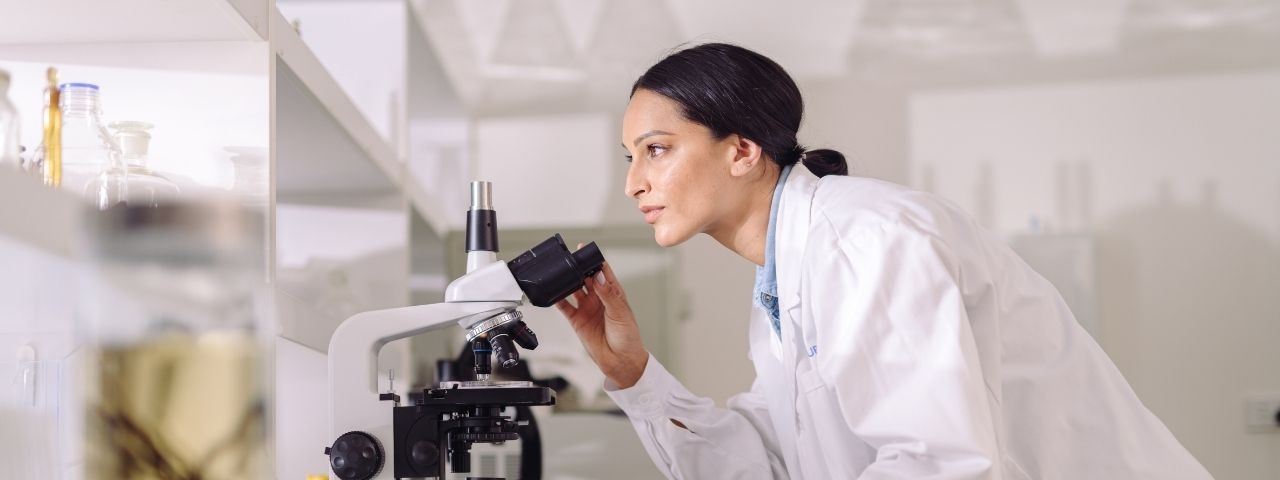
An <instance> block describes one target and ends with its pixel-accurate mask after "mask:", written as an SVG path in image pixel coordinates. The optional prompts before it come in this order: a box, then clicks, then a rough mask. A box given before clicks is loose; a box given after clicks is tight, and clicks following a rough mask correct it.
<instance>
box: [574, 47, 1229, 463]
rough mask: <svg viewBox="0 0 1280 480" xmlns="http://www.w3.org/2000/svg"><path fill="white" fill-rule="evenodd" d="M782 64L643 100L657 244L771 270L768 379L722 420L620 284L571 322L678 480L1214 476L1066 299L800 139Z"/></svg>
mask: <svg viewBox="0 0 1280 480" xmlns="http://www.w3.org/2000/svg"><path fill="white" fill-rule="evenodd" d="M802 113H803V102H802V100H801V97H800V92H799V90H798V89H797V88H796V85H795V83H794V82H793V81H792V80H791V78H790V77H789V76H788V75H787V73H786V72H785V71H783V69H782V68H781V67H780V66H778V64H776V63H774V62H773V61H771V60H769V59H768V58H765V57H764V56H761V55H759V54H757V53H754V52H752V51H749V50H746V49H743V48H740V47H736V46H732V45H725V44H706V45H701V46H696V47H693V48H689V49H686V50H683V51H680V52H677V53H674V54H672V55H670V56H668V57H667V58H665V59H663V60H662V61H660V62H658V63H657V64H656V65H654V66H653V67H652V68H650V69H649V70H648V71H647V72H645V74H644V75H643V76H641V77H640V79H639V80H637V81H636V83H635V86H634V87H633V89H632V96H631V101H630V103H629V104H628V106H627V111H626V114H625V116H624V118H623V126H622V137H623V141H624V146H625V147H626V149H627V150H628V151H629V152H630V153H631V155H630V156H629V157H628V158H629V160H630V161H631V165H630V169H629V171H628V172H627V180H626V194H627V195H628V196H630V197H632V198H634V199H635V201H636V202H637V204H638V205H639V208H640V211H641V212H642V213H643V214H644V217H645V220H646V221H647V222H648V223H649V224H651V225H653V229H654V238H655V239H656V240H657V242H658V244H660V245H662V246H664V247H669V246H673V245H678V244H680V243H682V242H684V241H686V240H688V239H689V238H690V237H693V236H694V235H697V234H699V233H705V234H707V235H710V236H711V237H713V238H715V239H716V241H718V242H719V243H720V244H721V245H723V246H724V247H725V248H728V249H730V250H732V251H733V252H734V253H737V254H738V255H740V256H742V257H743V258H744V259H746V260H749V261H751V262H752V263H754V264H756V266H757V274H756V287H755V292H754V294H753V298H754V308H753V312H752V318H751V319H750V326H749V332H750V333H749V336H750V343H751V348H750V350H751V354H750V356H751V360H752V362H753V364H754V366H755V369H756V380H755V382H754V384H753V385H752V388H751V391H749V392H746V393H743V394H740V395H737V396H735V397H734V398H732V399H731V400H730V401H729V402H728V408H723V409H722V408H717V407H716V406H715V405H714V404H713V402H711V401H710V400H708V399H705V398H700V397H697V396H696V395H694V394H692V393H690V392H689V390H687V389H686V388H685V387H684V386H683V385H681V384H680V382H679V381H678V380H676V379H675V378H674V377H673V376H672V375H671V374H670V373H668V372H667V371H666V370H665V369H663V367H662V365H661V364H659V363H658V362H657V360H655V359H654V358H653V357H651V356H650V355H649V354H648V352H647V351H646V350H645V347H644V345H643V344H642V342H641V339H640V333H639V329H638V327H637V322H636V319H635V317H634V315H633V314H632V311H631V308H630V307H629V306H628V305H627V301H626V295H625V294H624V292H623V289H622V286H621V285H619V284H618V281H617V278H616V277H615V276H614V274H613V271H612V269H611V268H609V267H608V266H607V265H606V268H605V269H604V271H603V272H602V273H601V274H600V275H597V276H596V278H595V279H594V281H591V282H588V286H587V287H586V288H585V289H584V290H583V291H580V292H578V293H577V294H576V295H574V297H573V301H572V302H570V301H569V300H566V301H563V302H561V303H560V304H558V305H557V307H558V308H559V309H560V311H561V313H563V314H564V316H565V317H566V318H567V319H568V320H569V322H570V323H571V324H572V326H573V328H574V329H575V331H576V332H577V334H578V336H579V337H580V338H581V340H582V342H583V344H584V345H585V346H586V349H587V351H588V352H589V353H590V355H591V357H592V359H593V360H594V361H595V362H596V364H597V365H598V366H599V367H600V369H601V371H603V373H604V374H605V376H606V377H607V383H606V390H608V391H609V395H610V396H611V397H612V398H613V399H614V401H615V402H616V403H617V404H618V405H619V406H620V407H621V408H622V409H623V410H624V411H625V412H626V413H627V415H628V416H629V417H630V419H631V421H632V423H633V424H634V426H635V428H636V431H637V433H639V435H640V438H641V440H642V441H643V443H644V445H645V448H646V450H647V451H648V453H649V456H650V457H651V458H652V459H653V461H654V463H656V464H657V466H658V468H659V469H660V470H661V471H663V472H664V473H665V474H666V475H667V476H668V477H671V478H689V479H710V478H807V479H833V478H877V479H879V478H931V479H944V478H945V479H960V478H965V479H970V478H973V479H979V478H981V479H1027V478H1034V479H1055V478H1061V479H1073V480H1080V479H1137V478H1142V479H1161V480H1168V479H1200V478H1210V477H1209V474H1208V473H1207V472H1206V471H1205V470H1204V468H1203V467H1201V466H1200V465H1199V463H1198V462H1196V460H1195V459H1194V458H1193V457H1192V456H1191V455H1190V454H1189V453H1188V452H1187V451H1186V450H1185V449H1184V448H1183V447H1182V446H1181V445H1180V444H1179V443H1178V441H1177V440H1176V439H1174V438H1173V435H1171V434H1170V433H1169V431H1168V429H1166V428H1165V426H1164V425H1163V424H1162V423H1161V422H1160V420H1159V419H1157V418H1156V417H1155V416H1154V415H1152V414H1151V412H1149V411H1148V410H1147V409H1146V408H1145V407H1144V406H1143V405H1142V403H1141V402H1140V401H1139V400H1138V398H1137V397H1136V396H1135V394H1134V392H1133V391H1132V390H1131V389H1130V388H1129V385H1128V384H1127V383H1126V382H1125V380H1124V378H1122V377H1121V375H1120V372H1119V371H1118V370H1117V369H1116V367H1115V366H1114V365H1113V364H1112V363H1111V361H1110V360H1109V359H1108V358H1107V356H1106V354H1104V353H1103V352H1102V350H1101V349H1100V348H1099V347H1098V345H1097V344H1096V343H1095V342H1094V341H1093V340H1092V338H1090V337H1089V335H1088V334H1087V333H1085V331H1084V330H1083V329H1082V328H1081V327H1080V326H1079V325H1078V324H1077V323H1076V321H1075V319H1074V318H1073V317H1072V315H1071V312H1070V311H1069V310H1068V309H1067V306H1066V304H1065V303H1064V302H1063V300H1062V298H1061V297H1060V296H1059V295H1058V293H1057V291H1056V290H1054V288H1053V286H1052V285H1050V284H1049V283H1048V282H1047V281H1045V280H1044V279H1043V278H1041V277H1040V276H1039V275H1037V274H1036V273H1035V272H1033V271H1032V270H1031V268H1029V267H1028V266H1027V265H1026V264H1025V263H1023V262H1022V261H1021V260H1020V259H1019V258H1018V257H1017V256H1016V255H1015V254H1014V253H1013V252H1012V251H1011V250H1010V249H1009V248H1007V247H1006V246H1005V245H1004V244H1003V243H1002V242H1001V241H1000V240H999V239H998V238H996V237H994V236H992V235H991V234H989V233H987V232H985V231H984V230H983V229H982V228H981V227H979V226H978V225H977V224H976V223H975V222H974V221H973V220H972V219H970V217H968V216H967V215H965V214H964V213H962V212H960V211H959V210H958V209H957V208H956V207H954V206H953V205H951V204H949V203H947V202H945V201H943V200H941V199H938V198H936V197H933V196H931V195H928V194H925V193H921V192H915V191H911V190H908V189H906V188H904V187H900V186H897V185H893V184H889V183H886V182H881V181H876V180H871V179H865V178H857V177H850V176H846V175H845V174H846V170H847V168H846V166H845V160H844V157H843V156H842V155H841V154H840V153H838V152H835V151H831V150H808V151H807V150H805V149H804V148H803V147H801V146H800V145H798V144H797V142H796V131H797V130H798V129H799V127H800V119H801V116H802Z"/></svg>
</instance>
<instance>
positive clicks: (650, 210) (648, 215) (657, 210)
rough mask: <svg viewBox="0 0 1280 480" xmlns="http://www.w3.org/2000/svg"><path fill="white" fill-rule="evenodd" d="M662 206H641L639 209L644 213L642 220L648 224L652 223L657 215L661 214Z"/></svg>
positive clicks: (656, 218) (656, 219)
mask: <svg viewBox="0 0 1280 480" xmlns="http://www.w3.org/2000/svg"><path fill="white" fill-rule="evenodd" d="M662 209H663V207H643V208H641V209H640V211H641V212H642V213H644V221H645V223H648V224H649V225H653V223H654V222H657V221H658V217H660V216H662Z"/></svg>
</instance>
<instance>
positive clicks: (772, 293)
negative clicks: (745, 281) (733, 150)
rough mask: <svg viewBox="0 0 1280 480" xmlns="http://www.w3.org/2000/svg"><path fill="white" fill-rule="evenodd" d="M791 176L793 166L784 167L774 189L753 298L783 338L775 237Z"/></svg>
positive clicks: (776, 332) (774, 330)
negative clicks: (783, 190) (783, 195)
mask: <svg viewBox="0 0 1280 480" xmlns="http://www.w3.org/2000/svg"><path fill="white" fill-rule="evenodd" d="M790 174H791V165H787V166H785V167H782V172H780V173H779V174H778V185H777V186H775V187H774V188H773V203H771V204H770V205H769V230H768V232H767V233H766V234H765V242H764V266H761V267H756V285H755V291H754V292H753V294H752V295H751V297H752V298H753V299H754V300H755V304H756V306H758V307H760V308H762V309H764V311H765V313H768V314H769V324H770V325H771V326H773V333H775V334H777V335H778V338H782V321H781V320H780V317H781V313H780V312H779V310H778V267H777V264H776V263H774V262H775V255H774V237H775V236H776V235H775V233H776V231H777V228H778V203H779V201H781V200H782V187H783V186H784V185H786V184H787V176H788V175H790Z"/></svg>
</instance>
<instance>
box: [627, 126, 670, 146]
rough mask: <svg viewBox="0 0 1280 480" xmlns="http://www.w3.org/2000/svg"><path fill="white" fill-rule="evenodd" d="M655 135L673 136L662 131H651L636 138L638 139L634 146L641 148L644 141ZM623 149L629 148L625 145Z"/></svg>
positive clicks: (634, 141)
mask: <svg viewBox="0 0 1280 480" xmlns="http://www.w3.org/2000/svg"><path fill="white" fill-rule="evenodd" d="M655 135H673V134H672V133H671V132H664V131H662V130H649V131H647V132H644V133H642V134H640V136H638V137H636V139H635V140H633V141H632V144H633V145H635V146H637V147H638V146H640V141H641V140H644V139H646V138H649V137H652V136H655ZM622 148H627V146H626V145H623V146H622Z"/></svg>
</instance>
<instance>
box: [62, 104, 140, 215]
mask: <svg viewBox="0 0 1280 480" xmlns="http://www.w3.org/2000/svg"><path fill="white" fill-rule="evenodd" d="M58 108H59V110H60V111H61V114H62V135H61V137H62V138H61V147H62V175H61V177H62V179H61V188H62V190H64V191H67V192H71V193H74V194H76V195H81V196H83V197H84V198H85V199H86V200H88V201H89V203H90V204H92V205H94V206H96V207H98V208H102V209H105V208H108V207H111V206H113V205H116V204H118V203H121V202H123V201H124V199H125V197H126V194H127V192H128V186H127V185H126V183H125V181H126V178H125V177H126V172H125V168H124V164H123V163H122V162H121V159H120V147H119V145H117V144H116V141H115V139H113V138H111V134H110V133H109V132H108V131H107V127H106V125H105V124H104V123H103V122H102V106H101V103H100V101H99V91H98V86H97V85H94V84H90V83H66V84H63V85H62V86H61V87H60V88H59V103H58Z"/></svg>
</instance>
